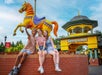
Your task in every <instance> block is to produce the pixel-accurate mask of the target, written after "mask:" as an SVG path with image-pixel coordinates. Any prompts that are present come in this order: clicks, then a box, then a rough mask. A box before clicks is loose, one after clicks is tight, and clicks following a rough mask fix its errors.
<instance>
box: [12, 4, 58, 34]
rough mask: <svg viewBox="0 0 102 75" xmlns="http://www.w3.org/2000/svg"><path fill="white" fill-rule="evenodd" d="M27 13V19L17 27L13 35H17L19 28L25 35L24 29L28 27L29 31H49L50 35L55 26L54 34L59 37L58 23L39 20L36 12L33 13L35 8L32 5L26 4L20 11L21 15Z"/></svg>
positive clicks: (43, 18)
mask: <svg viewBox="0 0 102 75" xmlns="http://www.w3.org/2000/svg"><path fill="white" fill-rule="evenodd" d="M24 11H25V12H26V13H25V18H24V20H23V22H22V23H20V24H18V25H17V27H16V28H15V30H14V33H13V35H14V36H15V35H16V31H17V29H18V28H20V31H21V32H22V33H23V32H24V31H23V30H22V27H27V28H29V29H31V30H32V29H34V28H36V29H42V30H47V31H48V33H49V34H50V32H51V31H52V29H53V26H52V25H54V29H53V33H54V35H55V36H57V31H58V23H57V22H56V21H49V20H47V19H45V17H42V18H38V17H37V16H36V15H35V13H34V11H33V7H32V5H31V4H30V3H28V2H25V3H24V4H23V5H22V7H21V9H20V10H19V12H20V13H23V12H24Z"/></svg>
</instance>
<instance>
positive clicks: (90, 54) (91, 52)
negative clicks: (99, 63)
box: [90, 49, 93, 58]
mask: <svg viewBox="0 0 102 75" xmlns="http://www.w3.org/2000/svg"><path fill="white" fill-rule="evenodd" d="M90 58H93V56H92V50H91V49H90Z"/></svg>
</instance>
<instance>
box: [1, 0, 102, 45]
mask: <svg viewBox="0 0 102 75" xmlns="http://www.w3.org/2000/svg"><path fill="white" fill-rule="evenodd" d="M24 1H27V2H29V3H31V4H32V6H33V7H34V0H0V42H3V41H4V37H5V36H7V41H8V42H12V41H14V42H16V41H19V40H22V41H23V43H24V44H26V41H27V35H26V33H25V32H24V33H23V34H22V33H21V32H20V31H19V29H18V31H17V35H16V36H13V31H14V29H15V28H16V26H17V25H18V24H19V23H22V22H23V19H24V16H25V13H22V14H21V13H19V12H18V10H19V9H20V8H21V6H22V4H23V3H24ZM36 7H37V8H36V9H37V10H36V13H37V16H38V17H43V16H45V17H46V19H48V20H50V21H57V22H58V24H59V30H58V36H66V35H67V32H66V31H65V30H64V29H63V28H62V26H63V25H64V24H65V23H66V22H68V21H70V20H71V19H72V18H73V17H74V16H77V15H78V11H80V14H81V15H84V16H87V17H88V18H89V19H92V20H97V21H98V27H96V28H95V29H94V30H101V28H102V25H101V23H102V19H101V18H102V0H37V6H36ZM23 29H24V28H23ZM51 36H52V37H54V38H55V36H54V35H53V33H52V32H51Z"/></svg>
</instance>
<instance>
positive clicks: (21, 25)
mask: <svg viewBox="0 0 102 75" xmlns="http://www.w3.org/2000/svg"><path fill="white" fill-rule="evenodd" d="M24 26H25V25H23V24H22V23H21V24H19V25H18V26H17V27H16V28H15V29H14V33H13V36H15V35H16V31H17V29H18V28H19V27H20V31H21V32H23V30H22V28H21V27H24Z"/></svg>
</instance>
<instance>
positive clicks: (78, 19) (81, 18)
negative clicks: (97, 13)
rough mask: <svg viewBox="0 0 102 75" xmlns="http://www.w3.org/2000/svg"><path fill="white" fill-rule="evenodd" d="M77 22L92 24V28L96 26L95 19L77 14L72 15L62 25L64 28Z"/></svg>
mask: <svg viewBox="0 0 102 75" xmlns="http://www.w3.org/2000/svg"><path fill="white" fill-rule="evenodd" d="M78 24H86V25H92V26H93V28H94V27H97V26H98V23H97V20H90V19H89V18H88V17H87V16H82V15H78V16H75V17H73V18H72V19H71V20H70V21H69V22H67V23H66V24H65V25H63V26H62V28H64V29H65V30H66V29H67V28H69V27H70V26H75V25H78Z"/></svg>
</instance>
